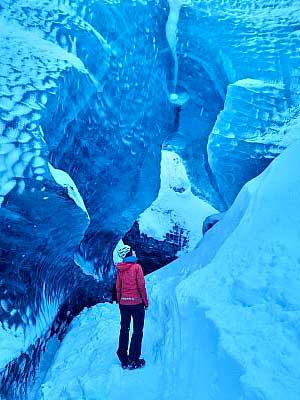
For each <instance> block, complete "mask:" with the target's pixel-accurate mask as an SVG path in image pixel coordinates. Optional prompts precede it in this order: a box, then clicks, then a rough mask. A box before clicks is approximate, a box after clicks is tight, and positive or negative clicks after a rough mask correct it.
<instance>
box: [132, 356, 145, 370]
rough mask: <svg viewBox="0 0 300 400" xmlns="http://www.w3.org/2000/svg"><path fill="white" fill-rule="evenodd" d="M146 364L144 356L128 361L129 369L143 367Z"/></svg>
mask: <svg viewBox="0 0 300 400" xmlns="http://www.w3.org/2000/svg"><path fill="white" fill-rule="evenodd" d="M145 364H146V361H145V360H144V359H143V358H140V359H139V360H137V361H130V362H129V363H128V367H127V368H128V369H137V368H143V367H144V366H145Z"/></svg>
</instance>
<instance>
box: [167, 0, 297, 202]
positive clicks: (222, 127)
mask: <svg viewBox="0 0 300 400" xmlns="http://www.w3.org/2000/svg"><path fill="white" fill-rule="evenodd" d="M178 3H179V1H178ZM299 15H300V5H299V3H298V2H295V1H293V0H281V1H277V0H267V1H265V0H244V1H241V0H240V1H237V0H207V1H205V2H197V1H195V2H192V3H191V4H190V5H189V6H184V7H182V8H181V13H180V17H179V21H178V25H177V32H178V41H177V58H178V91H183V92H186V93H188V94H189V98H190V99H189V101H188V102H187V103H186V104H185V105H184V106H183V107H182V109H181V112H180V117H179V123H178V131H177V138H176V141H175V142H174V138H173V139H172V140H171V141H170V142H171V146H172V147H173V148H175V149H176V150H177V151H180V155H181V156H182V157H183V158H184V160H185V162H186V165H187V168H188V172H189V175H190V178H191V180H192V182H193V190H194V192H195V193H197V194H198V195H200V196H201V197H202V198H206V199H208V200H209V201H210V202H211V203H212V204H214V205H215V207H216V208H218V209H226V208H227V207H228V206H229V205H230V204H231V203H232V202H233V200H234V198H235V197H236V195H237V193H238V192H239V190H240V189H241V187H242V186H243V184H244V183H245V182H247V181H248V180H249V179H251V178H253V177H254V176H256V175H257V174H259V173H260V172H261V171H262V170H263V169H264V168H265V167H266V166H267V165H268V164H269V163H270V161H271V160H272V159H273V158H274V157H275V156H277V155H278V154H279V153H280V152H281V151H282V149H283V148H285V147H286V146H287V145H288V144H290V143H292V142H293V140H294V137H293V135H292V134H291V130H289V129H287V127H288V126H289V125H290V124H293V121H295V119H296V118H297V117H298V114H299V69H298V67H297V66H298V64H299V47H300V42H299ZM294 132H295V131H294ZM298 134H299V133H298Z"/></svg>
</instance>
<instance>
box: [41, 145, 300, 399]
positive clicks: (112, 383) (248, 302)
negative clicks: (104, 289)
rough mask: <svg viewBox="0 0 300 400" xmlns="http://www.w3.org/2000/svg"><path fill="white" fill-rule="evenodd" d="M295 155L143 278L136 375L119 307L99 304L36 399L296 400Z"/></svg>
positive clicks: (77, 327)
mask: <svg viewBox="0 0 300 400" xmlns="http://www.w3.org/2000/svg"><path fill="white" fill-rule="evenodd" d="M299 152H300V142H298V143H296V144H295V145H293V146H290V147H289V148H288V149H287V150H286V151H285V152H284V153H283V154H282V155H281V156H279V157H278V158H277V159H276V160H275V161H273V163H272V164H271V165H270V166H269V167H268V168H267V170H266V171H265V172H264V173H263V174H261V175H260V176H259V177H258V178H256V179H254V180H253V181H251V182H250V183H248V184H247V185H246V186H245V187H244V188H243V189H242V191H241V193H240V194H239V195H238V197H237V199H236V201H235V202H234V204H233V206H232V207H231V209H230V210H229V211H228V212H227V213H226V215H225V216H224V218H223V219H222V220H221V221H220V222H219V223H218V224H217V225H216V226H215V227H214V228H212V229H211V230H210V231H209V232H208V233H207V234H206V235H205V237H204V238H203V240H202V241H201V242H200V244H199V246H198V247H197V248H196V249H195V250H194V251H193V252H192V253H190V254H188V255H185V256H183V257H182V258H181V259H179V260H177V261H175V262H174V263H172V264H170V265H169V266H167V267H166V268H164V269H162V270H160V271H156V272H155V273H153V274H152V275H151V276H149V277H148V278H147V286H148V290H149V298H150V308H149V311H148V312H147V314H146V326H145V338H144V345H143V349H144V351H143V355H144V357H145V358H146V360H147V362H148V363H147V365H146V367H145V368H144V369H143V370H137V371H123V370H122V369H121V368H120V366H119V365H118V361H117V358H116V355H115V350H116V347H117V340H118V329H119V315H118V307H117V305H110V304H102V305H98V306H96V307H93V308H92V309H88V310H85V311H84V312H83V313H82V314H81V315H80V316H79V318H77V319H76V320H75V321H74V322H73V324H72V326H71V329H70V331H69V333H68V334H67V336H66V338H65V339H64V341H63V343H62V346H61V348H60V350H59V352H58V355H57V357H56V360H55V363H54V365H53V367H52V369H51V371H50V372H49V374H48V376H47V378H46V381H45V383H44V385H43V389H42V391H43V397H42V398H43V399H44V400H50V399H53V398H60V399H72V400H73V399H74V400H75V399H79V398H85V399H88V400H106V399H110V400H119V399H120V400H121V399H123V398H124V397H128V398H132V399H139V398H140V396H141V394H142V395H143V398H144V399H146V400H158V399H161V400H169V399H174V400H182V399H183V398H185V399H188V400H192V399H199V398H201V399H203V400H240V399H243V400H262V399H263V400H282V399H284V398H286V399H289V400H298V399H299V396H300V387H299V378H300V376H299V368H298V366H299V362H300V348H299V319H300V310H299V303H300V297H299V296H300V294H299V293H300V278H299V265H300V264H299V260H300V253H299V246H298V243H299V240H300V228H299V226H300V217H299V210H298V208H299V204H298V201H299V198H300V191H299V190H300V189H299V188H300V176H299V173H298V171H299V168H300V165H299ZM82 355H84V357H83V356H82Z"/></svg>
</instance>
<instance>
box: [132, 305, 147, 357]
mask: <svg viewBox="0 0 300 400" xmlns="http://www.w3.org/2000/svg"><path fill="white" fill-rule="evenodd" d="M131 307H132V311H131V313H132V317H133V334H132V337H131V342H130V349H129V358H130V360H132V361H137V360H138V359H139V358H140V355H141V351H142V340H143V329H144V320H145V309H144V305H143V304H138V305H135V306H131Z"/></svg>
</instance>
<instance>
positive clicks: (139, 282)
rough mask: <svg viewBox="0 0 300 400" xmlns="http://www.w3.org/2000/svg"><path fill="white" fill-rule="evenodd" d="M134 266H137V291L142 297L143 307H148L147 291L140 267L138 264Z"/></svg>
mask: <svg viewBox="0 0 300 400" xmlns="http://www.w3.org/2000/svg"><path fill="white" fill-rule="evenodd" d="M136 265H137V285H138V289H139V292H140V295H141V296H142V299H143V303H144V305H145V307H148V296H147V290H146V285H145V278H144V273H143V270H142V267H141V266H140V265H139V264H136Z"/></svg>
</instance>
